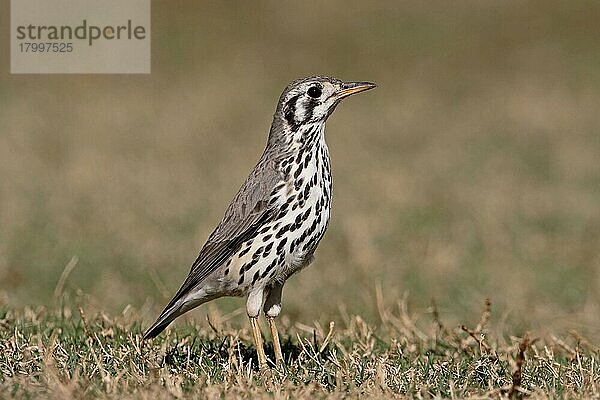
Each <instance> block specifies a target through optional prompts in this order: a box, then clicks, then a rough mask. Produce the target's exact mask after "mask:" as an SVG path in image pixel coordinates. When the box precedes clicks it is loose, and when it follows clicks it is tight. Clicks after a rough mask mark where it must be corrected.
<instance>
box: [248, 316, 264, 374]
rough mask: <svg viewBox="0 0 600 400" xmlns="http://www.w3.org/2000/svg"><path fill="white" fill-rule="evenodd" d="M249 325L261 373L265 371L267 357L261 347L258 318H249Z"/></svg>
mask: <svg viewBox="0 0 600 400" xmlns="http://www.w3.org/2000/svg"><path fill="white" fill-rule="evenodd" d="M250 325H252V337H253V338H254V345H255V346H256V354H257V356H258V367H259V368H260V370H261V371H263V370H265V369H267V356H266V355H265V349H264V347H263V342H262V335H261V334H260V327H259V326H258V317H250Z"/></svg>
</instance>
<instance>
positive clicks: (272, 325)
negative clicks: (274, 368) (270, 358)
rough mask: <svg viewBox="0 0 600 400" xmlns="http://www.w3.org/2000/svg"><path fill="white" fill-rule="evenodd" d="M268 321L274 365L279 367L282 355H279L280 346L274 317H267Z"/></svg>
mask: <svg viewBox="0 0 600 400" xmlns="http://www.w3.org/2000/svg"><path fill="white" fill-rule="evenodd" d="M267 321H269V328H270V329H271V337H272V338H273V350H274V351H275V364H276V365H281V364H282V363H283V354H282V353H281V344H280V343H279V332H278V331H277V324H276V323H275V317H267Z"/></svg>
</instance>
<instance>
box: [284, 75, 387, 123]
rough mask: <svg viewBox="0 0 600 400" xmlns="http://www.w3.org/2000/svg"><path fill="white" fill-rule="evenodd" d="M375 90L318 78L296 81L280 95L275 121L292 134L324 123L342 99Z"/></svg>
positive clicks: (366, 84)
mask: <svg viewBox="0 0 600 400" xmlns="http://www.w3.org/2000/svg"><path fill="white" fill-rule="evenodd" d="M376 86H377V85H375V84H374V83H371V82H343V81H341V80H339V79H335V78H329V77H322V76H313V77H309V78H303V79H298V80H296V81H294V82H292V83H291V84H290V85H289V86H288V87H287V88H286V89H285V90H284V91H283V93H282V94H281V97H280V99H279V104H278V106H277V112H276V114H275V118H280V119H281V122H282V123H283V124H284V126H287V127H288V128H289V129H290V130H292V131H297V130H298V128H299V127H300V126H302V125H306V124H312V123H319V122H322V123H324V122H325V120H326V119H327V117H329V115H331V113H332V112H333V110H335V107H336V106H337V105H338V104H339V102H340V101H341V100H342V99H343V98H345V97H348V96H350V95H353V94H356V93H360V92H363V91H365V90H369V89H373V88H375V87H376Z"/></svg>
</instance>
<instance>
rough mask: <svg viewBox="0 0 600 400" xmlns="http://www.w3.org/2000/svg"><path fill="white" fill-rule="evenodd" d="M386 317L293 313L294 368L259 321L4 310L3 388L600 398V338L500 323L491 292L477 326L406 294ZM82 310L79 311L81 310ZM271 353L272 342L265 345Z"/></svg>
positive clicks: (32, 394) (30, 392)
mask: <svg viewBox="0 0 600 400" xmlns="http://www.w3.org/2000/svg"><path fill="white" fill-rule="evenodd" d="M380 307H381V309H380V313H381V314H380V317H381V318H380V321H379V322H378V323H377V324H369V323H367V322H365V321H364V320H363V319H362V318H361V317H359V316H356V315H352V316H345V317H344V318H343V322H342V323H340V324H338V325H335V324H334V323H333V322H332V323H330V324H329V326H328V327H323V326H321V325H320V324H318V323H316V324H315V325H314V326H305V325H302V324H300V323H296V324H294V325H291V324H289V322H287V323H284V335H283V337H282V340H283V350H284V354H285V357H286V366H285V368H278V369H272V370H271V372H270V373H266V374H265V373H260V372H259V371H258V370H257V367H256V365H257V362H256V352H255V350H254V346H253V345H251V343H252V340H251V334H250V332H249V329H247V328H241V329H236V328H233V327H232V326H231V323H230V322H227V321H226V318H225V319H224V318H223V317H224V316H221V315H212V317H211V318H210V319H208V321H207V323H200V324H190V323H188V324H186V325H184V326H181V327H179V328H177V329H170V330H168V331H167V333H166V334H163V335H161V336H160V337H159V338H157V339H155V340H152V341H149V342H143V341H142V339H141V328H140V320H139V314H138V313H137V311H135V310H134V309H133V308H132V307H128V308H127V309H126V310H124V312H123V313H122V315H120V316H116V317H111V316H108V315H106V314H103V313H98V314H95V315H87V314H86V313H85V312H84V311H83V310H82V309H81V308H79V309H78V311H77V309H75V310H72V309H70V308H68V307H63V308H62V309H60V311H50V310H47V309H45V308H43V307H42V308H39V309H37V310H33V309H29V308H26V309H21V310H15V309H7V308H3V309H2V310H0V326H1V327H2V330H1V333H0V335H1V336H0V339H1V340H0V393H2V395H0V397H6V398H11V397H14V398H38V397H43V398H56V399H67V398H82V399H87V398H89V399H92V398H115V397H118V398H122V399H149V398H152V399H163V398H164V399H168V398H189V397H202V398H222V397H228V398H299V399H305V398H306V399H308V398H348V397H349V398H358V397H362V396H371V397H400V398H403V397H407V398H484V397H485V398H522V397H525V396H526V397H527V398H531V399H538V398H539V399H543V398H565V399H566V398H580V399H585V398H591V397H597V396H598V385H599V384H600V372H599V369H598V361H599V357H600V349H599V348H598V347H596V346H593V345H592V344H590V343H589V341H587V340H586V339H584V338H582V337H581V336H580V335H578V334H577V333H576V332H571V334H570V335H569V336H568V337H565V338H558V337H555V336H551V337H547V338H537V337H529V336H527V335H525V337H522V338H519V337H515V336H510V335H506V334H502V335H497V334H494V333H493V332H494V330H495V328H494V327H492V326H490V308H489V303H488V304H487V306H486V307H485V308H484V312H483V314H482V316H481V319H480V320H479V321H478V322H477V323H472V324H471V327H468V326H465V325H463V326H459V327H448V326H445V324H444V322H443V321H441V320H440V319H439V315H438V314H437V311H436V310H435V308H432V309H431V310H430V312H429V313H428V314H426V315H412V314H410V313H409V312H408V310H407V307H406V304H405V303H404V302H400V303H398V304H397V305H396V306H395V307H383V306H381V305H380ZM73 312H75V313H76V314H77V315H76V316H74V315H71V314H72V313H73ZM267 354H268V356H269V357H270V358H272V348H271V347H270V346H269V345H267Z"/></svg>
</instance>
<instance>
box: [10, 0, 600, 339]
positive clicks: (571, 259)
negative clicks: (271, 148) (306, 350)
mask: <svg viewBox="0 0 600 400" xmlns="http://www.w3.org/2000/svg"><path fill="white" fill-rule="evenodd" d="M8 3H9V2H8V1H6V0H3V1H2V2H1V4H2V6H1V9H0V26H2V31H1V35H2V37H1V40H0V52H1V54H3V55H4V57H3V59H2V63H1V65H0V298H1V299H2V300H1V302H2V303H4V304H5V305H9V306H23V305H33V306H38V305H46V306H49V307H50V306H52V304H54V291H55V288H56V286H57V282H58V280H59V278H60V276H61V273H62V272H63V271H64V270H65V266H66V265H67V264H68V263H69V262H70V260H73V261H75V260H77V262H76V265H75V266H74V268H73V270H72V272H71V273H70V275H69V276H68V278H67V279H66V281H65V284H64V292H65V293H66V295H67V296H70V298H71V299H76V298H79V299H80V300H78V301H81V298H82V297H83V298H85V301H84V302H85V303H86V304H91V305H93V306H94V307H96V308H98V309H100V310H102V311H106V312H109V313H120V312H121V311H122V310H123V308H124V307H125V306H127V305H128V304H130V305H131V306H133V307H134V308H135V309H137V310H140V312H141V314H142V315H141V317H142V318H143V319H144V321H146V323H149V322H150V320H151V319H153V318H154V317H155V316H156V313H157V312H158V311H160V309H161V308H162V306H163V305H164V304H165V302H166V301H167V300H168V298H169V297H170V296H171V295H172V294H173V293H174V292H175V291H176V289H177V288H178V287H179V284H180V283H181V282H182V280H183V279H184V277H185V276H186V275H187V273H188V271H189V267H190V264H191V262H192V261H193V260H194V259H195V256H196V254H197V251H198V250H199V248H200V246H201V245H202V244H203V243H204V241H205V239H206V237H207V235H208V234H209V233H210V232H211V230H212V229H213V228H214V226H215V225H216V224H217V222H218V221H219V220H220V218H221V216H222V213H223V212H224V210H225V208H226V206H227V204H228V203H229V201H230V200H231V198H232V197H233V195H234V194H235V192H236V191H237V189H238V187H239V185H240V184H241V183H242V182H243V180H244V179H245V178H246V176H247V174H248V172H249V171H250V169H251V168H252V167H253V166H254V163H255V162H256V161H257V159H258V157H259V155H260V153H261V151H262V149H263V147H264V143H265V139H266V135H267V131H268V129H269V126H270V123H271V118H272V114H273V112H274V110H275V105H276V102H277V99H278V96H279V94H280V92H281V91H282V90H283V88H284V87H285V86H286V85H287V84H288V83H289V82H290V81H292V80H294V79H296V78H298V77H303V76H307V75H314V74H320V75H331V76H335V77H338V78H341V79H346V80H369V81H373V82H376V83H378V84H379V88H378V89H376V90H375V91H372V92H369V93H367V94H364V95H361V96H357V97H354V98H352V99H350V100H348V101H346V102H344V104H342V105H341V106H340V107H339V108H338V110H337V111H336V112H335V114H334V115H333V116H332V118H330V120H329V122H328V132H327V134H328V142H329V146H330V150H331V156H332V162H333V172H334V187H335V190H334V191H335V195H334V210H333V219H332V222H331V225H330V229H329V231H328V233H327V235H326V237H325V239H324V240H323V241H322V243H321V245H320V248H319V250H318V252H317V254H316V256H317V257H316V261H315V263H314V264H313V265H312V266H311V267H310V268H309V269H307V270H305V271H303V272H302V273H301V274H299V275H297V276H294V277H293V278H292V279H290V281H288V284H287V285H286V290H285V291H284V309H283V314H285V316H286V318H289V319H290V320H292V321H299V322H303V323H306V324H311V323H312V321H314V320H318V321H321V322H323V323H326V322H327V321H329V320H339V319H340V318H341V317H342V316H343V314H344V313H345V312H348V313H351V314H354V313H359V314H361V315H362V316H363V317H364V318H365V319H367V320H372V321H376V320H377V318H378V317H377V306H376V297H377V296H376V293H377V292H378V291H380V292H381V293H382V294H383V301H384V303H385V304H389V305H393V304H394V303H396V302H397V301H398V300H399V299H401V298H402V297H403V296H405V295H406V296H407V299H408V302H409V305H410V309H411V310H412V311H413V312H416V313H422V314H423V315H425V317H422V318H426V315H427V312H428V310H430V305H431V304H432V300H434V301H435V302H436V303H437V304H438V308H439V312H440V315H441V318H442V319H443V320H444V321H446V322H447V323H448V324H449V325H451V324H456V323H462V322H466V321H477V319H478V317H479V315H480V312H481V309H482V304H483V299H484V298H485V297H489V298H490V299H491V302H492V309H493V314H492V315H493V320H494V321H495V324H496V326H497V327H504V329H506V331H507V332H509V333H512V334H520V333H522V332H523V331H524V330H532V331H535V332H541V333H543V332H545V331H548V330H549V331H553V332H561V331H566V330H567V329H576V330H577V331H579V332H581V333H583V334H586V335H591V336H592V337H595V338H600V321H599V320H598V316H599V315H600V117H599V110H600V92H599V89H600V68H599V66H600V25H599V21H600V3H599V2H597V1H577V2H574V1H570V0H564V1H546V0H543V1H542V0H540V1H516V0H514V1H493V0H486V1H481V0H477V1H475V0H473V1H453V2H440V1H428V2H423V1H417V0H412V1H410V0H409V1H402V2H392V1H387V2H362V1H354V2H347V1H328V2H301V3H300V2H289V3H281V2H275V1H269V2H247V3H246V2H244V3H233V2H202V3H199V2H195V1H177V2H168V1H166V0H163V1H153V2H152V74H150V75H137V76H136V75H130V76H128V75H74V76H68V75H55V76H53V75H31V76H27V75H10V74H9V58H8V54H9V48H8V43H9V42H8V34H9V32H8V26H9V22H10V21H9V15H10V14H9V7H8ZM74 257H75V258H74ZM77 293H79V294H77ZM243 306H244V301H243V300H240V299H222V300H219V301H216V302H213V303H211V305H209V306H203V307H200V308H199V309H197V310H196V311H194V312H193V313H191V316H192V317H194V318H197V319H198V320H200V321H203V319H204V316H205V314H206V313H207V311H210V310H213V311H215V312H220V313H231V312H233V313H234V314H235V313H236V312H239V313H241V314H243V310H244V308H243ZM236 310H237V311H236ZM242 318H243V315H241V316H239V317H238V318H237V322H235V323H239V324H244V323H245V321H244V320H243V319H242Z"/></svg>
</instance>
